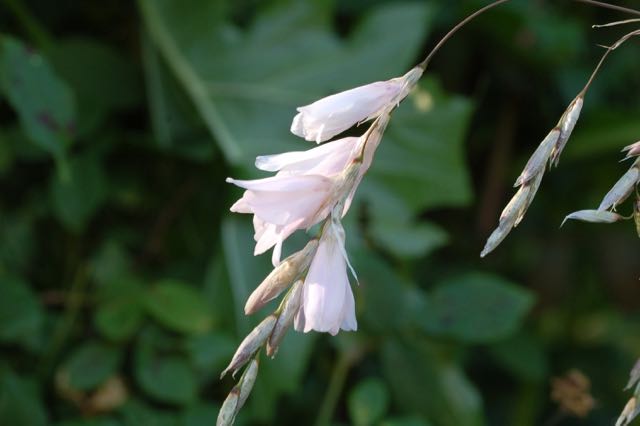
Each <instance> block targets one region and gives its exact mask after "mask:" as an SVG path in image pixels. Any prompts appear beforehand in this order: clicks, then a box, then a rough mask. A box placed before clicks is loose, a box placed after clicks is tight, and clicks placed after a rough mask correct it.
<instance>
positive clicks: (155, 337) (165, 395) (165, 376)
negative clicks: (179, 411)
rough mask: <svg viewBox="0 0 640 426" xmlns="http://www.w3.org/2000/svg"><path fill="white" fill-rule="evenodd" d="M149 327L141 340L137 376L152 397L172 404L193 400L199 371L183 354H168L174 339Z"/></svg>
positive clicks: (136, 354)
mask: <svg viewBox="0 0 640 426" xmlns="http://www.w3.org/2000/svg"><path fill="white" fill-rule="evenodd" d="M165 340H166V339H165V338H164V337H163V336H162V335H160V334H158V333H157V332H154V331H153V330H150V329H147V330H145V332H143V333H142V335H141V337H140V340H139V341H138V344H137V347H136V352H135V359H134V376H135V378H136V381H137V383H138V385H139V386H140V387H141V388H142V390H143V391H144V392H145V393H146V394H147V395H149V396H150V397H152V398H154V399H156V400H158V401H160V402H166V403H171V404H178V405H185V404H189V403H191V402H193V401H194V400H195V398H196V395H197V391H198V383H197V379H196V373H195V371H194V370H193V368H192V367H191V365H190V364H189V363H188V361H187V359H186V358H185V357H184V356H180V355H173V354H165V353H164V352H165V351H166V350H167V349H168V348H167V347H168V346H170V345H173V343H172V342H167V341H165Z"/></svg>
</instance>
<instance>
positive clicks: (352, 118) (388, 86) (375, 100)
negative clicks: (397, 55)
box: [291, 68, 422, 143]
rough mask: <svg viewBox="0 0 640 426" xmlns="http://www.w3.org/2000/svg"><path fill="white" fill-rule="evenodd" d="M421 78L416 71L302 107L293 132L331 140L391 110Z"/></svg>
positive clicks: (303, 135)
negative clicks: (357, 124) (355, 125)
mask: <svg viewBox="0 0 640 426" xmlns="http://www.w3.org/2000/svg"><path fill="white" fill-rule="evenodd" d="M421 75H422V70H421V69H420V68H414V69H412V70H411V71H409V72H408V73H407V74H405V75H404V76H402V77H398V78H394V79H391V80H387V81H377V82H375V83H370V84H367V85H364V86H359V87H356V88H353V89H350V90H346V91H344V92H340V93H336V94H335V95H331V96H327V97H326V98H322V99H320V100H318V101H316V102H314V103H312V104H310V105H306V106H303V107H299V108H298V114H297V115H296V116H295V117H294V118H293V123H292V124H291V132H292V133H293V134H295V135H297V136H300V137H303V138H305V139H306V140H308V141H316V142H317V143H320V142H324V141H326V140H329V139H331V138H332V137H334V136H335V135H337V134H339V133H342V132H343V131H345V130H347V129H348V128H350V127H351V126H353V125H354V124H356V123H360V122H363V121H368V120H372V119H374V118H376V117H378V116H380V115H381V114H382V113H383V112H385V111H387V110H389V109H390V108H392V107H393V106H394V105H396V104H397V103H399V102H400V101H401V100H402V99H403V98H404V97H405V96H407V94H408V93H409V91H410V90H411V88H412V87H413V86H414V84H415V82H416V81H418V79H419V78H420V76H421Z"/></svg>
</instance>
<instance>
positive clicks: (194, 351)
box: [185, 333, 237, 373]
mask: <svg viewBox="0 0 640 426" xmlns="http://www.w3.org/2000/svg"><path fill="white" fill-rule="evenodd" d="M185 346H186V350H187V352H188V354H189V356H190V358H191V362H192V364H193V365H194V366H195V367H196V368H197V369H198V370H200V371H204V372H218V373H219V372H220V371H222V369H224V367H225V365H226V363H228V362H229V360H230V359H231V357H232V356H233V353H234V352H235V350H236V347H237V342H236V341H235V340H234V339H232V338H230V337H229V336H227V335H224V334H221V333H209V334H204V335H201V336H192V337H189V338H188V340H187V341H186V344H185Z"/></svg>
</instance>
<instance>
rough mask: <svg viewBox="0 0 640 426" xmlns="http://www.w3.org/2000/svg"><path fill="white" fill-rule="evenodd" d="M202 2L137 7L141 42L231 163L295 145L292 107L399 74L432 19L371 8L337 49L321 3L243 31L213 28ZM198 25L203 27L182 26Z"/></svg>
mask: <svg viewBox="0 0 640 426" xmlns="http://www.w3.org/2000/svg"><path fill="white" fill-rule="evenodd" d="M210 3H211V2H207V1H204V0H200V1H192V2H190V6H188V7H182V8H180V10H176V8H175V5H173V4H172V2H169V1H156V0H154V1H150V0H140V1H139V5H140V9H141V13H142V16H143V18H144V21H145V24H146V27H147V30H148V32H149V36H150V39H151V40H152V42H153V43H154V45H155V46H157V48H158V50H159V51H160V52H161V54H162V55H163V57H164V58H165V60H166V61H167V64H168V65H169V68H170V69H171V70H172V72H173V74H174V75H175V76H176V79H177V80H178V81H179V83H180V84H181V85H182V86H183V87H184V89H185V91H186V92H187V93H188V94H189V96H190V97H191V99H192V101H193V104H194V105H195V107H196V109H197V111H198V112H199V114H200V116H201V117H202V119H203V121H204V122H205V124H206V126H207V128H208V129H209V131H210V133H211V134H212V136H214V137H215V139H216V141H217V142H218V144H219V145H220V148H221V149H222V151H223V153H224V154H225V157H226V158H227V160H229V161H231V162H233V163H236V164H243V163H244V164H248V163H249V161H252V159H253V157H255V156H256V155H257V154H265V153H269V152H278V151H290V150H291V148H294V147H299V146H300V141H299V140H296V139H295V138H294V137H293V136H292V135H291V134H290V133H289V127H290V124H291V119H292V118H293V115H294V113H295V107H297V106H300V105H304V104H307V103H310V102H312V101H313V100H314V99H316V98H318V97H320V96H324V95H328V94H330V93H333V92H336V91H340V90H346V89H349V88H351V87H353V86H355V85H361V84H366V83H369V82H372V81H375V80H385V79H388V78H392V77H396V76H398V75H401V74H404V73H405V72H406V71H408V69H409V68H410V67H411V66H412V65H413V64H411V63H410V61H412V60H413V59H414V58H415V55H416V53H417V52H418V49H419V48H420V47H421V44H422V41H423V40H424V37H425V35H426V32H427V29H428V24H429V22H430V20H431V10H430V9H429V8H428V7H427V6H426V5H423V4H419V3H405V2H394V3H393V4H387V5H384V6H381V7H379V8H376V9H372V10H371V12H370V13H369V14H367V15H366V16H365V17H364V18H363V20H362V21H361V22H360V23H359V25H358V26H357V28H356V29H355V30H354V31H353V32H352V34H350V36H349V37H348V39H347V40H346V41H341V40H339V39H338V38H337V37H336V36H335V35H334V33H333V31H332V29H331V27H330V26H329V23H330V21H329V20H328V19H325V18H324V17H325V16H326V15H327V14H326V13H325V12H326V10H325V6H324V5H322V2H296V1H288V2H282V3H280V4H277V5H276V6H274V7H271V8H268V9H266V11H265V12H264V13H262V14H260V15H259V16H258V17H257V18H256V19H255V21H254V23H253V25H252V26H250V28H248V29H247V30H246V31H244V32H243V31H241V30H240V29H238V28H236V27H234V26H232V25H230V24H223V23H221V21H220V11H219V10H217V9H216V8H211V7H210V6H208V5H209V4H210ZM203 20H204V21H207V20H208V21H209V24H208V25H207V26H204V25H194V26H193V27H189V26H188V25H186V24H185V23H187V22H202V21H203ZM388 28H395V30H394V31H388ZM398 46H401V48H400V49H399V48H398ZM211 51H215V52H216V54H215V55H210V54H209V52H211ZM389 58H393V60H389ZM337 78H338V80H337ZM265 112H268V114H267V113H265ZM247 123H251V125H250V126H247Z"/></svg>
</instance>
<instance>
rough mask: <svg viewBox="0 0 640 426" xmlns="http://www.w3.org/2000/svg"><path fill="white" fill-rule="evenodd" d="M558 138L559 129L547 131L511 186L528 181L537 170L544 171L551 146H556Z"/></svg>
mask: <svg viewBox="0 0 640 426" xmlns="http://www.w3.org/2000/svg"><path fill="white" fill-rule="evenodd" d="M558 138H560V129H558V128H555V129H553V130H551V131H550V132H549V134H548V135H547V136H546V137H545V138H544V140H543V141H542V142H541V143H540V145H538V148H537V149H536V150H535V152H534V153H533V155H531V158H529V161H528V162H527V165H526V166H525V167H524V170H523V171H522V173H521V174H520V176H519V177H518V179H517V180H516V183H515V184H514V185H513V186H520V185H522V184H524V183H526V182H528V181H530V180H531V179H532V178H533V177H534V176H536V175H537V174H538V173H539V172H542V171H544V166H545V164H546V162H547V160H548V159H549V156H550V155H551V151H552V150H553V147H554V146H556V143H557V142H558Z"/></svg>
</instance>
